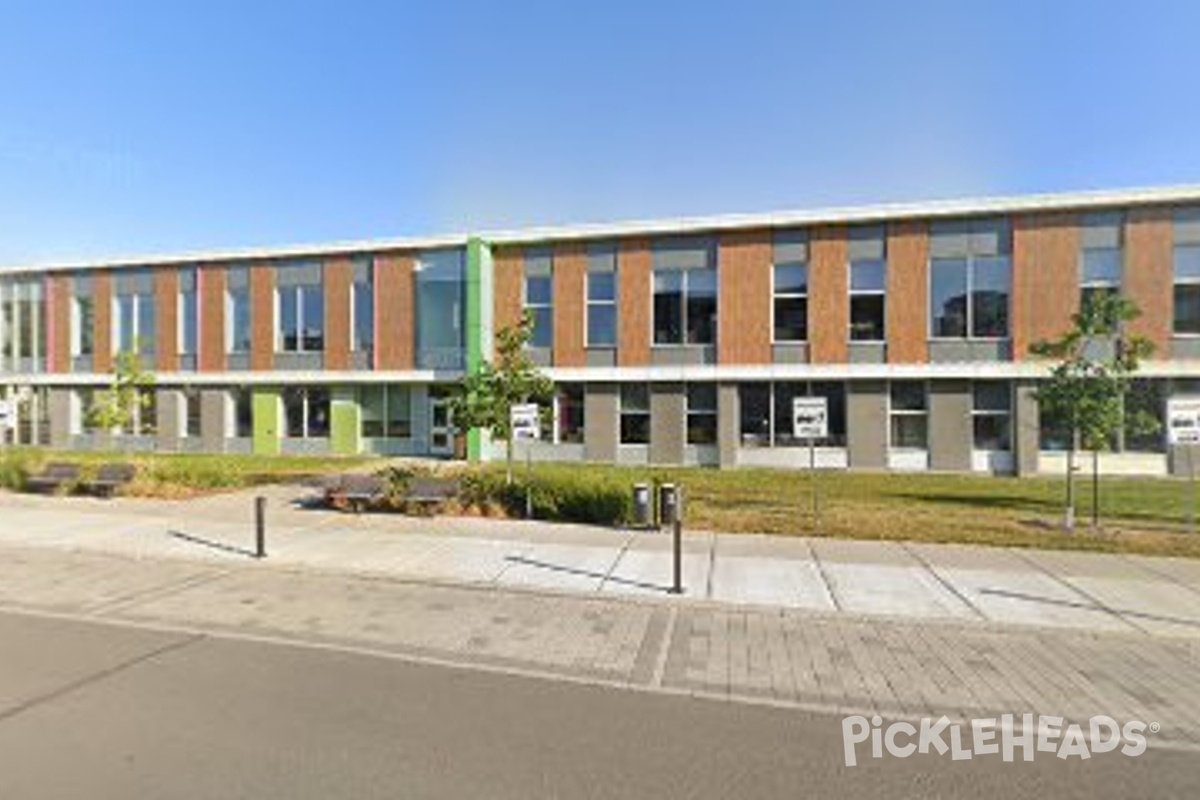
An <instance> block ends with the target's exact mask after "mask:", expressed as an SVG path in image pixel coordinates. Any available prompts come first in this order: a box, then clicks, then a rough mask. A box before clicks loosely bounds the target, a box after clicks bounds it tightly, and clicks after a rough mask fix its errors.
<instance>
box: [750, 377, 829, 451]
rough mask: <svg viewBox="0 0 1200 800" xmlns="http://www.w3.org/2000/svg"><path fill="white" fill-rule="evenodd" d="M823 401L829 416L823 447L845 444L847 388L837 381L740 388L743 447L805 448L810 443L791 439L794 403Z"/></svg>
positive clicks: (800, 382) (790, 382)
mask: <svg viewBox="0 0 1200 800" xmlns="http://www.w3.org/2000/svg"><path fill="white" fill-rule="evenodd" d="M796 397H823V398H825V404H826V408H827V410H828V412H829V418H828V420H829V424H828V427H829V436H827V437H826V438H825V439H822V440H820V441H819V442H818V444H819V445H820V446H822V447H844V446H845V444H846V386H845V384H844V383H840V382H836V381H813V382H809V381H776V382H774V383H770V382H766V383H744V384H742V385H740V386H739V387H738V407H739V417H740V420H739V425H740V428H739V431H740V441H741V446H742V447H804V446H807V445H808V440H807V439H797V438H796V437H794V436H792V400H793V399H794V398H796Z"/></svg>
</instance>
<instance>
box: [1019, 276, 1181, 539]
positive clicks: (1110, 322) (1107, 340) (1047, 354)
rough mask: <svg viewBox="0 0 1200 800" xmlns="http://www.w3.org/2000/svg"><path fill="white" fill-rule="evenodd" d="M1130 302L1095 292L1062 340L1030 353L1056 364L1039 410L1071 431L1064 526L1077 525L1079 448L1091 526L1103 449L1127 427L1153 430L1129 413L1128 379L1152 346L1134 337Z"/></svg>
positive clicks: (1141, 416) (1040, 391)
mask: <svg viewBox="0 0 1200 800" xmlns="http://www.w3.org/2000/svg"><path fill="white" fill-rule="evenodd" d="M1140 313H1141V312H1140V311H1139V309H1138V307H1137V306H1136V305H1135V304H1134V303H1133V302H1131V301H1129V300H1127V299H1125V298H1123V297H1121V296H1119V295H1115V294H1099V293H1091V294H1088V295H1087V296H1086V297H1085V298H1084V303H1083V307H1082V308H1081V309H1080V310H1079V312H1078V313H1076V314H1075V315H1073V316H1072V318H1071V321H1072V327H1071V329H1070V330H1069V331H1067V332H1066V333H1064V334H1063V335H1062V336H1060V337H1059V338H1058V339H1053V340H1042V341H1038V342H1035V343H1034V344H1033V345H1032V346H1031V347H1030V348H1029V350H1030V352H1031V353H1033V354H1034V355H1036V356H1040V357H1043V358H1052V359H1055V360H1057V361H1058V363H1057V364H1056V365H1055V366H1054V368H1053V369H1052V370H1051V371H1050V378H1049V379H1048V380H1047V381H1045V382H1044V383H1043V384H1042V385H1041V386H1040V387H1039V388H1038V390H1037V393H1036V396H1037V400H1038V408H1039V410H1040V412H1041V413H1042V414H1044V415H1046V416H1048V417H1051V418H1054V419H1057V420H1059V421H1061V422H1062V423H1063V424H1064V425H1065V427H1066V430H1067V433H1068V436H1069V438H1068V444H1067V498H1066V506H1067V507H1066V514H1065V519H1064V527H1066V528H1067V529H1068V530H1070V529H1073V528H1074V527H1075V470H1076V467H1075V454H1076V451H1077V450H1079V449H1080V447H1083V448H1086V449H1088V450H1091V451H1092V482H1093V490H1092V499H1093V509H1092V524H1093V525H1095V524H1096V522H1097V517H1098V500H1097V498H1098V492H1099V451H1101V450H1107V449H1108V446H1109V442H1110V441H1111V440H1112V438H1113V436H1114V435H1116V433H1117V432H1118V431H1120V430H1121V428H1122V427H1123V426H1125V425H1126V424H1127V423H1128V424H1130V425H1131V427H1133V428H1136V429H1139V430H1152V429H1153V427H1152V426H1157V424H1158V421H1157V420H1156V419H1152V418H1148V417H1147V415H1144V414H1137V415H1128V416H1127V415H1126V413H1125V399H1126V397H1127V396H1128V394H1129V388H1130V381H1131V378H1132V376H1133V374H1134V373H1135V372H1137V369H1138V365H1139V363H1140V362H1141V360H1142V359H1144V358H1146V357H1148V356H1149V355H1150V354H1151V353H1153V352H1154V345H1153V343H1151V342H1150V341H1149V340H1147V339H1146V338H1144V337H1142V336H1130V335H1127V334H1126V332H1125V323H1127V322H1129V321H1130V320H1133V319H1136V318H1137V317H1138V316H1139V315H1140Z"/></svg>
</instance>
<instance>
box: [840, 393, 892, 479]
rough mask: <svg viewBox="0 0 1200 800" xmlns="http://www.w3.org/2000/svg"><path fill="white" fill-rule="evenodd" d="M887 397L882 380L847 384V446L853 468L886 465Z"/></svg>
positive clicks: (875, 467) (871, 467) (873, 467)
mask: <svg viewBox="0 0 1200 800" xmlns="http://www.w3.org/2000/svg"><path fill="white" fill-rule="evenodd" d="M887 397H888V393H887V383H886V382H885V381H879V380H870V381H850V382H848V383H847V384H846V449H847V451H848V456H849V459H850V467H851V468H852V469H884V468H886V467H887V439H888V431H887V425H888V416H887V410H888V399H887Z"/></svg>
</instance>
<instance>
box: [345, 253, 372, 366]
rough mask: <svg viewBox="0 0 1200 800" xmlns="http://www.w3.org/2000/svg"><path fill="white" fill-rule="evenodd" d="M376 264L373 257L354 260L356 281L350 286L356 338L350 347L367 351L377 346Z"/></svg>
mask: <svg viewBox="0 0 1200 800" xmlns="http://www.w3.org/2000/svg"><path fill="white" fill-rule="evenodd" d="M374 279H375V265H374V262H373V261H372V259H370V258H363V259H357V260H355V262H354V283H352V284H351V286H350V315H351V319H352V320H353V323H352V325H351V331H352V332H353V336H354V339H353V341H352V342H351V343H350V349H351V350H353V351H355V352H366V351H368V350H371V349H372V348H374V347H375V280H374Z"/></svg>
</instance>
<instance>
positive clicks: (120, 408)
mask: <svg viewBox="0 0 1200 800" xmlns="http://www.w3.org/2000/svg"><path fill="white" fill-rule="evenodd" d="M153 387H154V375H153V374H152V373H150V372H148V371H147V370H146V369H145V368H144V367H143V366H142V359H141V357H140V356H139V355H138V354H137V352H136V350H135V351H128V352H126V351H122V352H120V353H117V355H116V358H115V360H114V362H113V373H112V382H111V383H110V384H109V387H108V388H107V389H106V390H104V391H103V392H99V393H97V395H96V398H95V400H94V401H93V402H92V407H91V408H90V409H88V421H89V422H90V423H91V424H92V425H93V426H94V427H96V428H99V429H100V430H104V431H116V430H124V429H127V428H129V427H131V426H132V425H133V423H134V421H135V420H136V419H137V417H138V415H139V412H140V411H142V410H144V409H146V408H149V407H150V391H151V390H152V389H153Z"/></svg>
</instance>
